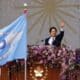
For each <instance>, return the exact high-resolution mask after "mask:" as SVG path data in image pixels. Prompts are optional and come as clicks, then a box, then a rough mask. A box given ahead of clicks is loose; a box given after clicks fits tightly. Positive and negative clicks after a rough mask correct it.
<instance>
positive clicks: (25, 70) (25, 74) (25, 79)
mask: <svg viewBox="0 0 80 80" xmlns="http://www.w3.org/2000/svg"><path fill="white" fill-rule="evenodd" d="M24 67H25V68H24V80H27V63H26V58H25V65H24Z"/></svg>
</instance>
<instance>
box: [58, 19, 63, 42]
mask: <svg viewBox="0 0 80 80" xmlns="http://www.w3.org/2000/svg"><path fill="white" fill-rule="evenodd" d="M60 27H61V30H60V33H59V34H58V35H57V39H58V40H59V41H60V42H61V40H62V39H63V36H64V29H63V28H64V21H61V23H60Z"/></svg>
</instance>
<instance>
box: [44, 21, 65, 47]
mask: <svg viewBox="0 0 80 80" xmlns="http://www.w3.org/2000/svg"><path fill="white" fill-rule="evenodd" d="M60 26H61V30H60V33H59V34H58V35H57V29H56V27H51V28H50V29H49V33H50V37H48V38H46V39H45V45H52V46H55V47H59V46H61V41H62V39H63V36H64V30H63V27H64V22H63V21H62V22H61V25H60Z"/></svg>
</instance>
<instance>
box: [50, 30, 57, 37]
mask: <svg viewBox="0 0 80 80" xmlns="http://www.w3.org/2000/svg"><path fill="white" fill-rule="evenodd" d="M56 34H57V31H56V30H55V29H52V30H51V32H50V36H51V37H56Z"/></svg>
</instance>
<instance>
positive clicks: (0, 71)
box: [0, 68, 1, 77]
mask: <svg viewBox="0 0 80 80" xmlns="http://www.w3.org/2000/svg"><path fill="white" fill-rule="evenodd" d="M0 77H1V68H0Z"/></svg>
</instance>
